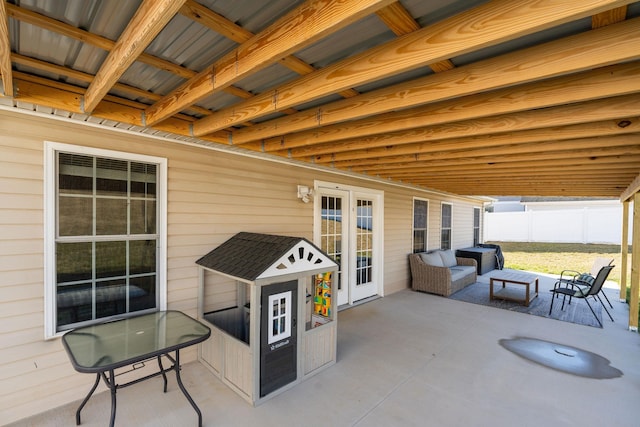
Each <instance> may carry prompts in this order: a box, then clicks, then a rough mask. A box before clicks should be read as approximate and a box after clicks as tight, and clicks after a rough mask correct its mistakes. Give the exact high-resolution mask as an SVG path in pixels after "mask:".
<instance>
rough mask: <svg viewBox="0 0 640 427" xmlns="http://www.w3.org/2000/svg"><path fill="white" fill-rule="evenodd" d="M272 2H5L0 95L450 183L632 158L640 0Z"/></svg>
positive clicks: (522, 187)
mask: <svg viewBox="0 0 640 427" xmlns="http://www.w3.org/2000/svg"><path fill="white" fill-rule="evenodd" d="M279 1H280V0H277V1H274V2H268V3H259V2H257V0H238V1H234V2H217V1H216V2H204V1H201V0H181V1H180V2H168V0H160V1H158V2H151V1H146V0H142V1H140V2H138V5H139V7H137V6H135V5H129V6H128V7H122V8H114V7H113V5H112V4H111V3H109V2H98V3H91V5H92V6H88V4H87V3H83V5H84V6H83V7H81V6H80V5H79V4H76V3H74V2H73V1H71V0H59V1H58V2H56V3H55V4H53V3H39V2H24V1H23V2H15V1H12V0H10V1H9V2H7V1H4V2H3V3H2V6H3V9H0V19H4V21H6V22H7V23H8V25H7V28H6V29H5V28H3V27H2V23H0V73H2V78H3V82H2V91H3V96H4V97H5V98H7V99H4V100H3V105H5V106H7V107H9V108H21V109H22V108H27V109H28V108H33V109H34V110H38V111H51V114H57V115H63V116H64V115H66V116H67V117H72V118H74V119H78V120H86V121H90V122H92V123H104V124H105V125H107V126H118V127H121V128H128V129H131V130H136V131H139V132H145V133H151V134H155V133H157V134H160V135H166V134H167V133H169V134H171V135H173V136H174V137H175V138H176V139H187V138H188V140H189V141H191V142H194V143H201V144H202V145H206V146H208V145H211V144H212V143H213V144H222V145H226V146H229V145H233V146H234V147H233V148H231V150H237V151H239V152H242V151H245V152H247V154H249V155H251V156H263V157H265V158H269V159H273V160H277V158H278V157H280V158H287V159H291V160H293V161H296V162H305V163H309V164H315V165H317V166H318V167H321V168H323V169H324V170H326V167H330V168H335V169H344V170H349V171H351V172H355V173H364V174H369V175H375V176H380V177H384V178H385V179H391V180H399V181H402V182H403V183H409V184H414V185H419V186H424V187H429V188H431V189H434V190H443V191H448V192H458V193H460V194H463V195H464V194H468V193H467V191H471V188H473V189H474V190H473V191H474V194H477V193H476V191H479V190H476V187H477V186H478V185H479V184H473V186H471V185H467V184H468V181H469V180H473V179H474V177H478V176H482V177H487V178H488V177H491V173H490V171H493V173H499V179H501V180H502V181H503V183H504V185H503V187H502V190H501V191H500V193H499V194H502V195H537V194H532V193H536V192H537V191H538V189H539V188H540V187H539V186H537V185H536V186H534V185H531V186H528V185H527V184H526V180H525V179H520V177H522V176H524V175H523V172H522V171H523V169H519V168H524V170H527V171H529V172H530V173H531V177H532V179H533V177H540V178H541V179H542V177H545V179H547V177H548V179H549V181H550V182H551V181H553V179H552V178H553V170H556V171H557V172H556V174H555V176H556V178H557V180H558V182H559V184H558V185H553V186H551V185H549V186H548V187H546V188H545V194H550V193H552V192H553V191H558V194H559V195H568V193H567V190H566V189H567V185H568V184H576V185H577V186H576V187H575V190H576V191H577V192H579V193H580V194H583V193H584V192H585V190H584V189H583V188H582V186H581V185H582V184H580V182H582V183H587V182H589V183H593V185H594V186H593V188H594V192H595V191H596V189H597V193H598V195H601V194H602V193H603V192H606V193H607V194H609V195H612V196H615V197H620V194H621V193H622V191H621V190H620V188H621V187H624V188H627V187H629V186H630V185H631V184H630V182H631V181H632V180H633V178H635V177H636V176H638V173H640V163H638V162H637V160H638V159H637V157H636V154H635V153H636V151H634V149H635V147H634V146H633V145H634V144H636V145H637V141H636V140H635V139H634V136H637V135H640V129H638V125H639V123H640V109H639V107H638V105H640V98H638V97H639V96H640V51H638V49H637V48H636V46H637V45H639V44H640V1H638V0H567V1H565V2H557V1H555V0H489V1H482V0H470V1H469V2H457V1H454V0H443V1H426V2H422V1H414V0H395V1H394V0H354V1H349V2H341V1H338V0H306V1H305V0H282V3H279ZM170 3H171V4H170ZM107 17H108V18H107ZM156 35H157V37H156ZM190 85H194V86H190ZM10 91H13V93H10ZM8 99H10V100H8ZM30 106H33V107H30ZM39 106H43V107H46V108H40V107H39ZM212 131H214V132H212ZM624 141H631V142H624ZM625 150H626V151H625ZM624 153H626V154H624ZM543 154H544V155H546V156H547V157H544V156H543ZM556 155H557V156H559V157H558V160H560V161H561V162H564V164H566V165H571V168H569V169H567V170H566V171H565V170H563V168H561V167H558V166H559V165H557V164H556V163H554V159H553V157H551V156H556ZM634 161H635V162H636V163H633V162H634ZM485 165H487V166H488V167H489V169H486V170H485ZM523 165H525V166H523ZM548 165H554V167H553V168H549V167H548ZM589 167H593V169H592V170H593V171H594V173H593V176H592V177H589V176H588V175H585V170H586V169H585V168H587V169H588V168H589ZM607 167H608V168H611V170H609V171H608V172H607V170H606V168H607ZM634 168H635V171H636V174H635V175H632V172H633V170H634ZM614 169H615V170H614ZM568 171H572V172H573V177H572V176H571V175H572V174H571V173H566V172H568ZM434 172H437V173H434ZM536 173H537V174H536ZM510 174H511V176H512V177H513V178H514V179H512V180H510V179H509V176H510ZM447 177H448V178H450V179H451V181H450V182H446V179H445V178H447ZM577 177H585V178H586V177H588V178H589V179H584V180H582V181H580V180H578V179H577ZM483 179H484V178H483ZM491 179H493V178H491ZM614 181H615V182H614ZM488 183H489V181H487V184H488ZM463 184H464V185H463ZM578 184H580V186H578ZM467 188H469V190H467ZM494 188H495V187H493V186H489V185H487V187H486V190H487V193H485V194H490V190H491V191H493V189H494ZM605 188H606V189H608V190H606V191H605ZM623 191H625V190H623ZM631 191H632V190H626V191H625V194H628V193H629V192H631ZM499 194H496V195H499Z"/></svg>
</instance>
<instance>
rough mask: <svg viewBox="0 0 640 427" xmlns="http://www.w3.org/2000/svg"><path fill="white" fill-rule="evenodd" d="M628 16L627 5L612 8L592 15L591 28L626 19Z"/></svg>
mask: <svg viewBox="0 0 640 427" xmlns="http://www.w3.org/2000/svg"><path fill="white" fill-rule="evenodd" d="M626 18H627V6H626V5H625V6H620V7H616V8H614V9H611V10H606V11H604V12H600V13H598V14H595V15H593V16H592V17H591V28H600V27H606V26H607V25H611V24H615V23H617V22H621V21H624V20H625V19H626Z"/></svg>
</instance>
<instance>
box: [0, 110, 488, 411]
mask: <svg viewBox="0 0 640 427" xmlns="http://www.w3.org/2000/svg"><path fill="white" fill-rule="evenodd" d="M0 135H1V138H0V383H1V384H2V388H1V389H0V420H2V422H11V421H15V420H18V419H21V418H24V417H27V416H29V415H32V414H34V413H37V412H41V411H45V410H47V409H50V408H53V407H56V406H60V405H63V404H66V403H69V402H72V401H76V400H78V399H81V398H82V397H83V396H84V395H85V394H86V392H87V389H88V387H90V385H91V382H92V380H93V379H92V377H91V376H90V375H86V374H79V373H76V372H75V371H74V370H73V369H72V367H71V364H70V362H69V360H68V358H67V356H66V354H65V352H64V349H63V347H62V344H61V342H60V339H53V340H49V341H45V340H44V338H43V337H44V283H43V276H44V267H43V266H44V249H43V248H44V235H43V232H44V224H43V218H44V211H43V209H44V199H43V197H44V195H43V187H44V182H43V176H44V151H43V150H44V141H45V140H48V141H54V142H60V143H66V144H75V145H81V146H89V147H97V148H104V149H109V150H117V151H123V152H130V153H137V154H146V155H151V156H158V157H164V158H167V159H168V217H167V223H168V229H167V232H168V236H167V289H168V295H167V299H168V308H169V309H176V310H182V311H184V312H185V313H187V314H189V315H191V316H196V314H197V288H198V268H197V266H196V264H195V261H196V260H197V259H198V258H199V257H201V256H202V255H204V254H206V253H207V252H209V251H210V250H211V249H213V248H215V247H217V246H218V245H220V244H221V243H223V242H224V241H225V240H227V239H228V238H229V237H231V236H232V235H234V234H235V233H237V232H240V231H251V232H259V233H269V234H283V235H291V236H299V237H305V238H307V239H309V240H312V239H313V212H314V211H313V203H307V204H305V203H302V202H301V201H300V200H298V199H297V198H296V189H297V185H298V184H304V185H309V186H313V184H314V180H321V181H327V182H335V183H337V184H344V185H352V186H359V187H364V188H370V189H373V190H380V191H384V200H385V202H384V215H385V217H384V225H385V230H384V266H383V268H384V277H383V279H384V293H385V294H386V295H388V294H391V293H393V292H397V291H399V290H402V289H406V288H407V287H408V286H409V282H410V273H409V268H408V262H407V255H408V254H409V253H410V252H411V240H412V218H413V197H414V196H417V197H421V198H424V199H427V200H429V247H430V248H435V247H439V244H440V238H439V235H440V231H439V227H440V220H439V216H440V201H442V200H445V199H446V200H448V201H450V202H452V203H453V205H454V206H453V212H454V233H453V235H454V239H455V240H454V244H455V246H456V247H462V246H469V245H470V244H471V243H472V236H473V234H472V231H471V229H468V230H467V228H468V227H470V224H472V218H473V216H472V206H474V202H473V201H471V200H470V199H465V198H457V197H444V196H441V195H435V194H433V193H427V192H423V191H419V190H416V189H410V188H406V187H400V186H394V185H389V184H386V183H383V182H381V181H374V180H364V179H356V178H352V177H348V176H345V175H339V174H331V173H328V172H323V171H317V170H312V169H308V168H303V167H296V166H294V165H289V164H282V163H277V162H270V161H265V160H261V159H256V158H251V157H247V156H240V155H236V154H231V153H223V152H219V151H215V150H209V149H205V148H203V147H194V146H190V145H186V144H180V143H177V142H171V141H166V140H159V139H154V138H148V137H145V136H143V135H138V134H135V135H134V134H129V133H123V132H114V131H111V130H109V129H105V128H97V127H92V126H84V125H81V124H77V123H72V122H68V121H61V120H53V119H49V118H43V117H37V116H33V115H26V114H20V113H16V112H13V111H5V110H0ZM475 205H476V206H481V203H480V202H478V203H477V204H475ZM462 228H464V229H465V230H462ZM213 280H215V279H213ZM222 282H224V281H222ZM230 297H231V294H230ZM195 358H196V351H195V349H189V351H185V353H184V356H183V361H185V362H188V361H190V360H195ZM100 390H104V386H103V385H101V386H100ZM70 421H72V420H70Z"/></svg>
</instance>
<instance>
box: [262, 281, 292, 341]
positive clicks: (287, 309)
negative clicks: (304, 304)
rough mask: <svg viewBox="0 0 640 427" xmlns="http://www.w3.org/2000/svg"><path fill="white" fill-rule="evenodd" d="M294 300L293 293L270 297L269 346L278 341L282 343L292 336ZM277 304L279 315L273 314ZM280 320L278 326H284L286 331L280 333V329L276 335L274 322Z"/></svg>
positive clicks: (288, 292)
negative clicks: (292, 303) (273, 326)
mask: <svg viewBox="0 0 640 427" xmlns="http://www.w3.org/2000/svg"><path fill="white" fill-rule="evenodd" d="M292 299H293V293H292V292H291V291H285V292H281V293H279V294H273V295H269V301H268V304H269V305H268V306H267V307H268V310H269V320H268V321H269V323H267V325H268V331H269V336H268V344H273V343H275V342H277V341H282V340H284V339H287V338H289V337H290V336H291V321H292V314H293V313H292V312H291V310H292V307H291V301H292ZM282 300H284V304H282ZM274 303H276V304H277V306H278V308H279V309H280V310H278V313H276V314H274V313H273V304H274ZM282 307H284V312H282ZM276 319H277V320H278V325H282V324H284V330H283V331H282V332H280V330H279V329H280V328H278V331H277V332H276V333H274V332H273V328H272V325H273V322H274V320H276Z"/></svg>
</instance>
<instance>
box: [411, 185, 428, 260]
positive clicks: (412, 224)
mask: <svg viewBox="0 0 640 427" xmlns="http://www.w3.org/2000/svg"><path fill="white" fill-rule="evenodd" d="M417 200H418V201H421V202H425V203H426V204H427V220H426V224H425V228H424V249H423V251H427V250H428V249H429V199H423V198H421V197H414V198H413V203H412V204H411V210H412V212H411V252H413V251H415V240H414V239H415V234H416V228H415V225H416V201H417ZM414 253H415V252H414Z"/></svg>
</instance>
